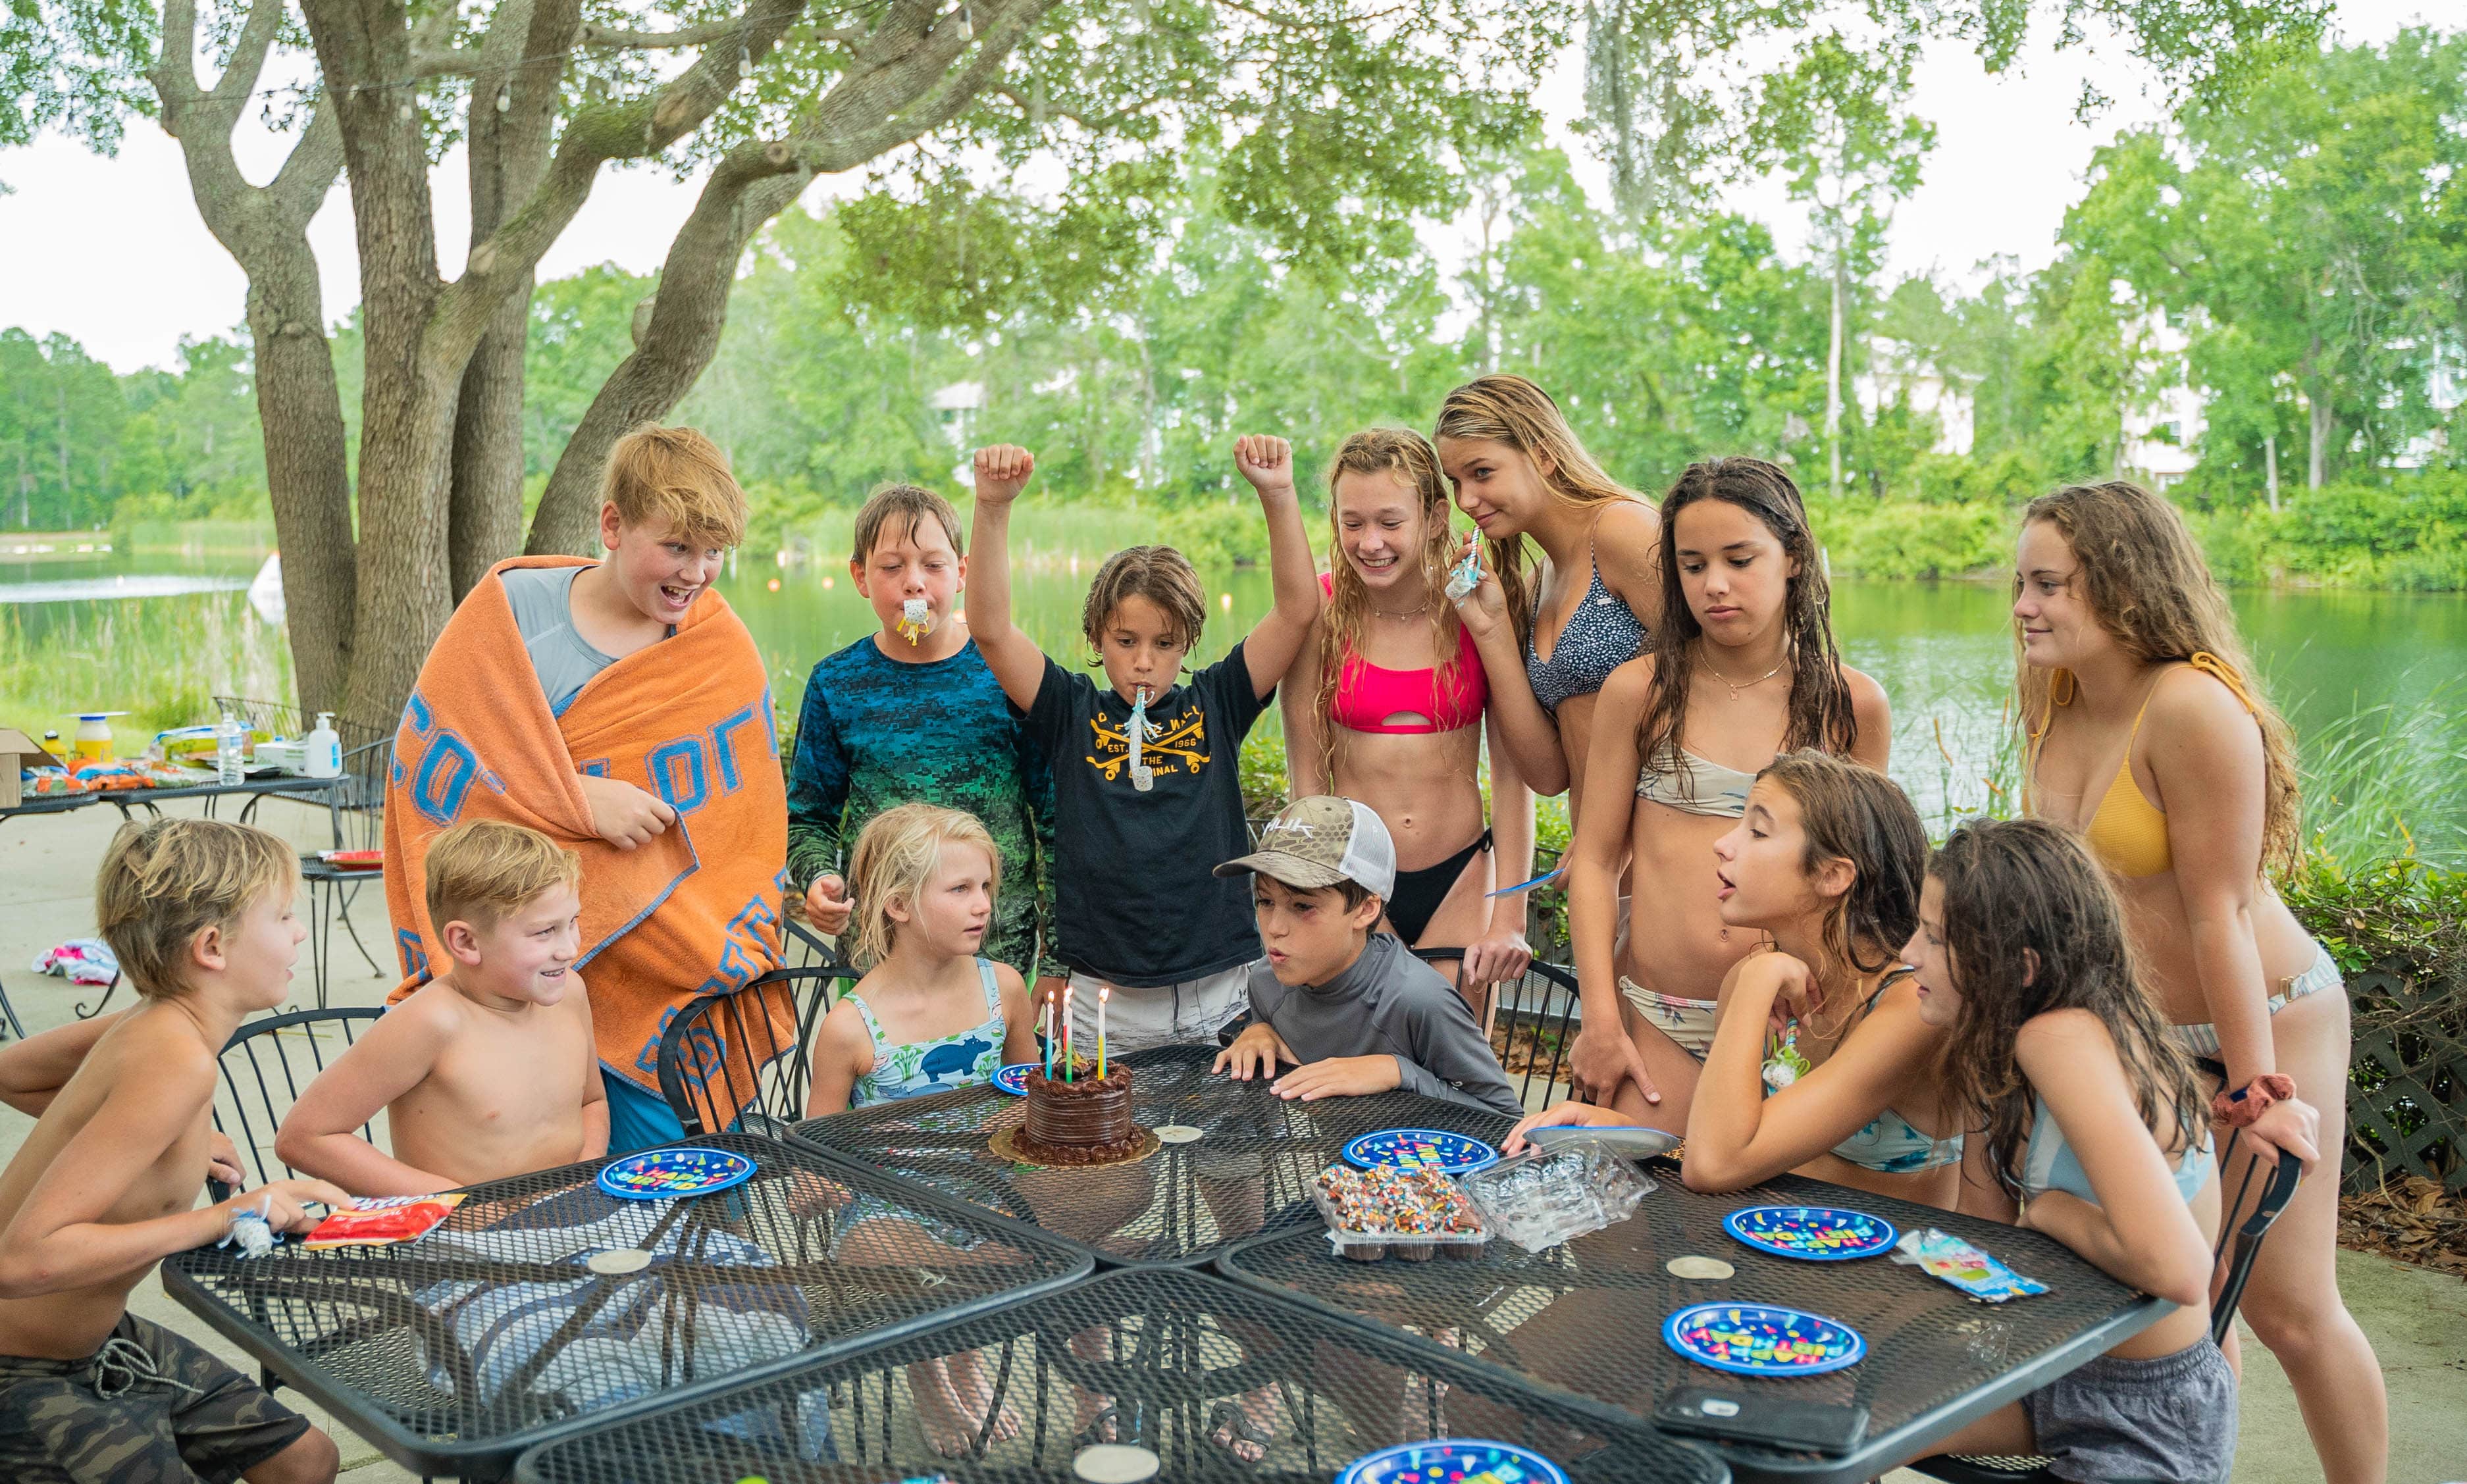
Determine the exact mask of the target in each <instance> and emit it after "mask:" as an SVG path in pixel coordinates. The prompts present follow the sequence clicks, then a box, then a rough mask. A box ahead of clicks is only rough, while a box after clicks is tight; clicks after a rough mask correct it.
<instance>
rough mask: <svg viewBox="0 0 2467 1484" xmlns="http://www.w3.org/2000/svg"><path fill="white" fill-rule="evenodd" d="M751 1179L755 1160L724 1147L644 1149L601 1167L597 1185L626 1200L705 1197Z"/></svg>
mask: <svg viewBox="0 0 2467 1484" xmlns="http://www.w3.org/2000/svg"><path fill="white" fill-rule="evenodd" d="M753 1178H754V1161H753V1160H751V1159H748V1158H745V1157H744V1156H743V1155H738V1154H731V1153H729V1152H728V1151H727V1150H725V1149H647V1150H645V1151H644V1152H643V1153H641V1154H639V1155H627V1156H626V1157H625V1158H622V1159H615V1160H611V1161H610V1162H608V1163H607V1164H604V1165H602V1166H600V1189H601V1190H604V1191H606V1192H607V1193H608V1194H610V1195H612V1196H616V1197H619V1198H620V1199H622V1200H626V1201H666V1200H668V1199H670V1198H672V1197H676V1196H707V1195H709V1194H711V1193H712V1192H713V1191H714V1190H726V1189H727V1188H728V1187H729V1186H731V1185H741V1184H744V1183H745V1182H746V1181H747V1180H752V1179H753Z"/></svg>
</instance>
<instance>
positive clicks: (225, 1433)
mask: <svg viewBox="0 0 2467 1484" xmlns="http://www.w3.org/2000/svg"><path fill="white" fill-rule="evenodd" d="M297 885H298V872H297V868H296V867H295V866H294V865H293V861H292V856H291V851H290V847H289V846H287V845H285V844H283V843H282V842H281V841H279V840H276V839H275V838H274V837H273V836H271V835H267V834H264V833H262V832H260V831H259V830H254V829H250V828H248V827H247V826H246V825H240V824H230V823H224V822H222V821H215V820H157V821H153V822H152V823H149V824H146V825H142V826H141V825H130V826H128V827H126V828H124V829H123V830H122V831H121V832H120V835H119V837H118V838H117V839H115V840H114V841H113V842H112V843H111V848H110V850H109V851H108V852H106V853H105V854H104V856H103V859H102V871H101V872H100V873H99V874H98V875H97V877H96V879H95V916H96V918H97V919H98V920H99V926H100V927H101V929H102V936H103V939H104V940H105V941H106V942H108V943H109V944H110V945H111V948H112V952H114V953H115V954H117V955H119V956H120V963H121V967H122V968H123V969H124V970H125V971H126V973H127V975H128V978H129V982H130V984H131V985H133V986H134V987H135V989H136V991H137V993H138V996H139V997H140V1002H139V1004H138V1006H137V1007H136V1008H135V1009H133V1010H130V1011H128V1012H127V1013H126V1014H124V1015H123V1016H122V1017H120V1018H119V1019H118V1020H117V1021H116V1022H115V1023H113V1024H112V1025H111V1027H110V1028H109V1029H107V1030H105V1031H104V1032H103V1033H102V1035H101V1036H99V1037H94V1038H92V1039H91V1044H90V1046H89V1047H88V1048H87V1049H86V1050H85V1053H84V1055H83V1056H82V1057H81V1058H76V1062H77V1065H76V1067H75V1069H74V1070H68V1068H67V1065H66V1064H67V1062H68V1061H69V1060H70V1057H71V1056H72V1055H73V1054H74V1043H75V1042H77V1041H79V1040H84V1039H86V1035H85V1031H84V1028H83V1027H79V1028H78V1031H77V1032H76V1033H75V1034H73V1035H70V1036H66V1037H62V1036H61V1034H60V1033H58V1032H55V1033H53V1034H52V1035H49V1036H38V1037H36V1038H34V1040H33V1041H29V1042H25V1043H22V1044H21V1045H20V1046H14V1047H11V1049H10V1051H9V1053H7V1057H8V1060H9V1061H10V1062H11V1064H12V1065H11V1068H9V1073H10V1075H9V1076H8V1077H6V1078H0V1080H5V1081H8V1082H10V1083H11V1084H12V1085H15V1086H17V1087H18V1088H19V1089H20V1091H23V1090H24V1085H25V1083H26V1082H27V1080H28V1079H27V1078H26V1077H24V1076H21V1075H19V1073H22V1072H24V1071H25V1070H26V1069H27V1068H28V1067H30V1066H33V1065H34V1064H36V1063H43V1062H51V1063H57V1064H58V1065H57V1068H56V1069H57V1070H62V1071H67V1075H66V1076H65V1077H64V1078H54V1077H45V1076H39V1075H37V1076H35V1077H34V1078H33V1079H32V1080H33V1081H34V1082H54V1081H57V1088H44V1089H41V1090H39V1091H37V1093H36V1095H35V1096H34V1098H32V1099H31V1100H29V1101H31V1102H33V1103H39V1104H40V1105H41V1107H42V1113H41V1116H40V1118H39V1119H38V1120H37V1121H36V1122H35V1124H34V1129H33V1131H32V1132H30V1133H29V1134H28V1135H26V1142H25V1145H24V1147H22V1148H20V1149H19V1150H18V1151H17V1157H16V1158H14V1159H11V1161H9V1169H8V1172H7V1173H6V1174H5V1175H0V1478H7V1479H11V1480H59V1479H101V1478H110V1479H179V1478H192V1477H204V1478H209V1479H229V1478H233V1477H236V1476H237V1477H240V1478H245V1479H248V1480H250V1481H251V1484H323V1481H326V1480H330V1479H332V1478H333V1476H334V1468H335V1463H336V1453H335V1450H334V1444H333V1442H332V1440H331V1439H329V1438H328V1437H327V1436H326V1434H324V1433H323V1432H320V1431H318V1430H317V1429H316V1428H312V1427H310V1426H309V1425H308V1420H307V1419H306V1418H305V1417H303V1416H301V1415H300V1414H298V1413H297V1412H294V1411H292V1410H291V1409H290V1408H288V1407H286V1406H284V1405H282V1404H281V1403H279V1402H277V1401H275V1400H274V1399H273V1398H272V1397H269V1396H267V1395H266V1394H265V1393H264V1392H263V1391H262V1390H260V1389H259V1387H258V1385H257V1384H256V1383H254V1382H252V1381H250V1380H248V1379H247V1378H246V1377H243V1376H241V1375H240V1374H239V1373H238V1372H237V1371H235V1370H233V1369H232V1368H231V1367H229V1366H227V1365H225V1364H223V1363H222V1362H221V1361H219V1360H215V1358H214V1357H213V1356H211V1355H208V1354H207V1353H206V1352H205V1351H204V1350H203V1349H201V1348H199V1347H198V1346H196V1345H195V1344H193V1343H192V1342H190V1341H189V1340H187V1339H184V1338H180V1337H179V1336H177V1335H174V1334H172V1333H171V1332H170V1331H169V1330H166V1329H163V1328H161V1327H160V1326H157V1325H154V1324H151V1323H148V1322H147V1321H146V1320H144V1319H141V1318H139V1317H137V1316H136V1315H132V1314H130V1313H129V1312H128V1293H129V1291H130V1290H131V1289H133V1288H135V1287H136V1286H137V1284H138V1281H139V1280H140V1279H142V1278H144V1277H145V1276H146V1275H147V1273H148V1272H151V1271H152V1270H154V1265H155V1264H156V1263H157V1262H160V1261H161V1260H162V1259H163V1258H165V1257H168V1256H170V1254H172V1253H174V1252H181V1251H186V1250H188V1249H189V1248H195V1247H202V1246H204V1245H205V1244H207V1243H210V1242H214V1241H215V1240H217V1239H219V1238H221V1237H223V1236H225V1235H226V1234H228V1233H229V1232H230V1230H231V1226H232V1221H233V1218H234V1217H235V1216H236V1215H238V1213H239V1212H241V1211H249V1212H262V1213H263V1214H264V1216H265V1217H266V1219H267V1221H268V1222H270V1223H271V1224H272V1225H274V1227H275V1228H276V1229H277V1230H281V1231H306V1230H307V1229H308V1228H309V1227H311V1226H313V1225H316V1220H315V1219H314V1218H312V1217H310V1216H308V1215H307V1214H306V1212H305V1211H304V1209H303V1207H304V1205H306V1204H307V1203H313V1202H323V1203H328V1204H332V1203H339V1202H341V1201H342V1200H344V1199H345V1197H344V1195H343V1192H341V1191H339V1190H337V1189H335V1188H334V1187H333V1186H331V1185H328V1184H327V1183H325V1182H324V1181H322V1180H275V1181H273V1182H272V1183H270V1184H266V1185H263V1186H260V1187H259V1188H258V1189H256V1190H252V1191H249V1192H247V1193H245V1194H242V1195H237V1196H234V1197H232V1198H231V1199H230V1200H228V1201H224V1202H222V1203H218V1204H215V1205H209V1206H203V1207H199V1206H198V1205H197V1203H196V1202H197V1197H198V1195H199V1193H200V1191H201V1189H202V1187H203V1183H204V1179H205V1176H206V1173H207V1171H208V1169H209V1168H210V1166H211V1165H215V1164H220V1160H219V1159H216V1158H214V1157H215V1155H216V1154H218V1153H221V1152H222V1151H223V1150H227V1148H228V1146H221V1148H220V1149H218V1148H217V1147H216V1146H215V1145H213V1144H212V1142H211V1140H210V1135H211V1134H212V1132H213V1128H212V1118H211V1114H212V1111H213V1108H214V1097H215V1057H216V1055H217V1054H218V1053H219V1052H220V1051H221V1050H222V1046H223V1043H224V1042H225V1041H227V1040H229V1039H230V1037H231V1033H232V1031H233V1030H234V1029H235V1028H236V1027H238V1024H239V1023H240V1021H241V1020H242V1019H243V1018H244V1017H246V1016H248V1015H249V1014H251V1013H253V1012H255V1011H259V1010H269V1009H272V1008H273V1007H275V1006H276V1005H279V1004H281V1003H283V1001H284V999H286V998H287V997H288V996H289V994H290V985H291V965H292V963H293V962H294V961H295V960H296V959H298V957H299V956H300V940H301V939H302V938H303V937H305V936H306V930H305V929H304V928H302V927H301V925H300V923H299V922H298V920H297V919H295V918H294V917H293V916H292V913H291V898H292V893H293V891H294V890H295V889H296V888H297ZM55 1038H58V1039H55ZM47 1043H48V1045H47ZM64 1047H65V1048H68V1052H69V1054H66V1055H63V1054H59V1053H60V1052H61V1050H62V1048H64ZM10 1101H11V1102H12V1103H16V1104H18V1106H28V1102H26V1101H20V1100H19V1099H18V1098H14V1097H12V1098H11V1099H10ZM217 1173H220V1174H236V1173H237V1171H235V1170H231V1169H230V1168H229V1167H228V1166H224V1167H222V1168H221V1169H219V1170H217Z"/></svg>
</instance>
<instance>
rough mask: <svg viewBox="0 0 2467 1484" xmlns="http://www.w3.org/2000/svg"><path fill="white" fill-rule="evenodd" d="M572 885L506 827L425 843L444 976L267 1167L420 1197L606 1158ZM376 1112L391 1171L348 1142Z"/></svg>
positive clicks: (424, 989)
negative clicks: (276, 1163)
mask: <svg viewBox="0 0 2467 1484" xmlns="http://www.w3.org/2000/svg"><path fill="white" fill-rule="evenodd" d="M580 881H581V866H580V863H579V862H578V861H577V858H576V856H575V854H574V852H573V851H571V850H566V849H561V848H559V847H558V845H557V844H556V843H555V842H554V841H552V840H550V839H549V838H548V837H547V836H545V835H543V834H541V833H540V832H539V831H537V830H532V829H525V828H524V827H523V826H521V825H519V824H504V823H499V822H497V821H491V820H478V821H472V822H471V823H468V824H458V825H456V826H455V827H454V828H452V829H450V830H447V831H446V832H445V833H444V834H442V835H440V836H439V837H437V843H435V844H433V845H431V846H430V847H429V850H428V918H429V921H430V922H432V923H435V924H436V925H437V937H438V946H439V948H440V949H441V950H442V952H443V954H444V956H445V957H446V959H447V961H448V963H449V965H450V966H449V967H448V968H447V969H446V971H445V973H444V974H443V975H442V976H441V978H434V979H431V980H430V981H429V982H428V983H427V984H425V985H423V986H421V987H420V988H419V990H418V991H417V992H415V993H414V994H413V995H412V996H411V998H409V999H407V1000H405V1001H402V1002H401V1003H399V1004H397V1005H396V1006H395V1007H394V1008H393V1009H392V1010H389V1011H388V1012H386V1014H385V1016H384V1018H382V1019H381V1020H379V1021H378V1022H377V1023H376V1024H374V1025H373V1026H371V1027H370V1028H369V1031H368V1033H367V1034H366V1035H364V1036H362V1037H360V1039H359V1042H358V1043H357V1044H356V1045H354V1046H352V1047H351V1049H350V1050H348V1051H346V1052H344V1053H343V1054H342V1055H341V1056H340V1057H338V1058H337V1059H336V1060H335V1062H334V1064H333V1065H332V1066H331V1067H328V1068H326V1070H325V1071H324V1072H322V1073H321V1074H319V1076H318V1078H317V1080H316V1081H314V1082H312V1083H310V1084H309V1085H308V1090H307V1091H306V1092H303V1093H302V1094H301V1095H300V1101H299V1102H297V1103H295V1104H293V1105H292V1109H291V1112H290V1113H289V1114H287V1115H286V1116H285V1117H284V1118H283V1129H282V1132H280V1133H279V1134H277V1135H275V1138H274V1152H275V1154H276V1155H277V1156H279V1157H280V1158H282V1159H283V1162H284V1163H286V1164H288V1165H290V1166H291V1167H292V1168H293V1169H295V1170H302V1171H306V1172H307V1173H309V1174H313V1175H316V1176H319V1177H321V1178H323V1179H326V1180H332V1181H333V1182H334V1183H335V1184H337V1185H340V1186H342V1187H343V1188H344V1189H346V1190H349V1191H351V1193H353V1194H354V1195H363V1196H418V1195H428V1194H431V1193H433V1192H436V1191H440V1190H450V1189H453V1188H454V1187H456V1186H459V1185H476V1184H478V1183H480V1182H481V1181H483V1180H502V1179H505V1178H506V1177H508V1176H512V1175H526V1174H529V1173H531V1172H532V1171H533V1170H545V1169H553V1168H555V1167H556V1166H558V1165H563V1164H572V1163H574V1162H575V1161H577V1160H579V1159H596V1158H599V1157H600V1156H601V1155H603V1154H605V1153H607V1150H608V1102H607V1098H606V1095H605V1094H604V1093H603V1091H601V1088H600V1065H599V1060H598V1058H597V1057H596V1056H595V1055H594V1054H593V1050H592V1035H591V1006H590V1001H588V1000H587V999H586V998H585V997H584V995H583V992H582V976H581V975H579V974H577V973H576V972H575V968H574V960H575V957H576V956H577V953H579V951H580V946H579V939H578V937H577V930H576V923H577V919H578V917H579V916H580V913H581V903H580V900H579V898H578V896H577V889H576V888H577V886H578V885H579V883H580ZM380 1108H382V1109H384V1110H385V1111H386V1123H387V1127H388V1129H389V1130H390V1132H391V1133H392V1135H393V1143H394V1154H393V1155H392V1156H391V1157H389V1156H388V1155H386V1154H384V1153H383V1152H381V1151H379V1150H378V1149H377V1148H376V1147H375V1146H374V1145H373V1144H371V1143H369V1142H368V1141H367V1140H366V1139H363V1138H361V1137H360V1136H359V1135H358V1134H357V1133H356V1132H355V1131H356V1130H358V1129H359V1128H360V1127H361V1126H362V1125H363V1124H365V1123H367V1122H368V1121H369V1120H370V1119H371V1118H373V1117H374V1116H375V1115H376V1112H377V1110H378V1109H380Z"/></svg>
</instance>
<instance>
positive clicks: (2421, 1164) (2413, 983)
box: [2345, 970, 2467, 1191]
mask: <svg viewBox="0 0 2467 1484" xmlns="http://www.w3.org/2000/svg"><path fill="white" fill-rule="evenodd" d="M2347 993H2348V998H2349V1001H2350V1002H2351V1004H2352V1005H2353V1009H2354V1036H2353V1046H2354V1049H2353V1051H2352V1052H2351V1053H2350V1059H2349V1064H2348V1065H2349V1073H2348V1085H2347V1150H2346V1155H2347V1168H2346V1179H2345V1185H2346V1188H2347V1189H2348V1190H2351V1191H2365V1190H2372V1189H2376V1188H2378V1187H2379V1186H2380V1185H2381V1184H2382V1183H2383V1182H2384V1181H2385V1180H2392V1179H2395V1178H2397V1177H2399V1176H2402V1175H2422V1176H2426V1177H2428V1178H2430V1179H2433V1180H2439V1181H2440V1182H2441V1183H2442V1184H2443V1185H2445V1186H2447V1187H2448V1188H2449V1189H2451V1190H2454V1191H2458V1190H2467V974H2461V973H2459V972H2456V971H2455V970H2454V971H2453V972H2451V973H2449V974H2445V975H2440V976H2437V977H2413V976H2409V975H2404V974H2399V973H2391V972H2384V971H2380V970H2375V971H2370V972H2367V973H2364V974H2360V975H2357V976H2356V977H2355V978H2352V979H2350V980H2349V981H2348V984H2347Z"/></svg>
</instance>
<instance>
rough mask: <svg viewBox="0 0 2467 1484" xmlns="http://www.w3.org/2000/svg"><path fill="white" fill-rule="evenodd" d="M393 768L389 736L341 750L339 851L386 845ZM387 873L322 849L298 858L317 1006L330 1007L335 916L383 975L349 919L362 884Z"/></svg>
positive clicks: (335, 801)
mask: <svg viewBox="0 0 2467 1484" xmlns="http://www.w3.org/2000/svg"><path fill="white" fill-rule="evenodd" d="M393 769H394V738H392V737H385V738H383V739H381V740H378V741H375V742H371V743H368V744H366V745H365V746H361V747H357V748H353V749H352V750H351V751H350V752H348V753H344V754H343V776H344V778H345V779H346V780H347V781H346V782H345V783H344V784H343V786H342V787H341V788H340V789H338V790H336V791H335V794H334V797H333V798H331V799H330V800H329V802H330V803H331V805H332V809H333V818H334V848H335V850H336V851H337V852H341V851H353V850H379V849H382V848H384V846H385V799H386V783H387V775H388V774H389V773H391V772H392V771H393ZM384 878H385V865H384V863H383V862H381V861H380V862H376V863H366V862H352V861H349V860H343V861H336V860H329V859H328V858H327V856H326V855H325V854H323V853H317V854H309V855H304V856H302V857H301V858H300V879H301V881H302V882H304V883H305V884H306V886H307V888H308V903H309V909H308V910H309V916H310V921H309V926H308V933H309V935H308V963H309V968H310V972H311V973H312V974H313V975H314V977H315V978H316V981H317V1008H319V1009H320V1010H322V1009H324V1008H326V992H327V988H328V981H329V978H330V976H331V973H332V970H333V956H332V950H333V946H334V921H335V919H336V918H337V917H339V918H341V919H342V923H343V932H344V933H347V934H349V936H350V937H351V946H352V947H353V948H356V949H358V950H359V952H360V961H361V962H362V963H365V964H367V965H368V966H369V972H370V973H371V974H374V975H379V976H382V975H383V974H384V973H385V972H386V971H385V969H384V967H383V966H382V965H380V964H379V963H378V962H377V959H376V956H375V955H373V954H372V953H370V952H369V945H368V943H367V942H366V940H364V939H363V938H361V936H360V930H359V928H358V927H357V926H356V925H354V924H353V923H352V921H351V904H352V903H353V902H354V901H356V900H358V898H359V894H360V888H362V887H365V886H367V885H369V884H370V883H372V882H377V881H382V880H384Z"/></svg>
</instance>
